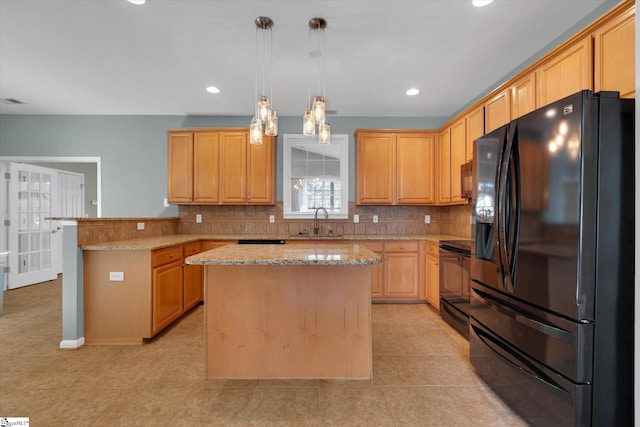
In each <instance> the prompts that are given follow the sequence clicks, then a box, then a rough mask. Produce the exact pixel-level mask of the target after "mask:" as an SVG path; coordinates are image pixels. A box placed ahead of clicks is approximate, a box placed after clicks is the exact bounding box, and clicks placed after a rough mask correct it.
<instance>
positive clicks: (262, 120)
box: [249, 16, 278, 144]
mask: <svg viewBox="0 0 640 427" xmlns="http://www.w3.org/2000/svg"><path fill="white" fill-rule="evenodd" d="M255 24H256V64H255V65H256V69H255V84H254V98H253V99H254V102H255V107H254V109H255V114H254V116H253V118H252V119H251V124H250V125H249V142H250V143H251V144H262V135H263V134H265V135H268V136H276V135H277V134H278V115H277V113H276V111H275V110H273V75H272V60H271V51H272V48H273V38H272V35H271V27H272V26H273V20H272V19H271V18H269V17H266V16H258V17H257V18H256V20H255ZM259 34H260V37H259V36H258V35H259ZM267 38H268V43H267ZM260 41H261V42H262V43H260ZM260 47H261V48H260ZM267 77H268V78H269V87H268V88H267ZM267 89H268V90H267ZM258 90H260V93H258ZM267 92H268V94H267Z"/></svg>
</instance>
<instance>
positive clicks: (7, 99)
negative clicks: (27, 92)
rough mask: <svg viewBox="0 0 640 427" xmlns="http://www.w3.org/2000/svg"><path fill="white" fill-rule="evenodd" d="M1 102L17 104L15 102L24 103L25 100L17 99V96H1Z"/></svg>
mask: <svg viewBox="0 0 640 427" xmlns="http://www.w3.org/2000/svg"><path fill="white" fill-rule="evenodd" d="M0 102H2V103H3V104H9V105H15V104H24V102H22V101H20V100H17V99H15V98H0Z"/></svg>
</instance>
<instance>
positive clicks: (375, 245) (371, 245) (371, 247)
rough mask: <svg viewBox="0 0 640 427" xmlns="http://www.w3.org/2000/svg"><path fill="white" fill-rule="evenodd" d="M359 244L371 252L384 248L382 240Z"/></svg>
mask: <svg viewBox="0 0 640 427" xmlns="http://www.w3.org/2000/svg"><path fill="white" fill-rule="evenodd" d="M360 244H361V245H362V246H364V247H365V248H367V249H369V250H370V251H373V252H382V251H383V250H384V243H382V242H374V243H372V242H364V243H360Z"/></svg>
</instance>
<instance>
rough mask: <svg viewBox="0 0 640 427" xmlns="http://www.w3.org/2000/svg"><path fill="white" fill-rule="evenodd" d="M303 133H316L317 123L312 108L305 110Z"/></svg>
mask: <svg viewBox="0 0 640 427" xmlns="http://www.w3.org/2000/svg"><path fill="white" fill-rule="evenodd" d="M302 134H303V135H315V134H316V124H315V121H314V120H313V112H312V111H311V110H305V111H304V117H303V122H302Z"/></svg>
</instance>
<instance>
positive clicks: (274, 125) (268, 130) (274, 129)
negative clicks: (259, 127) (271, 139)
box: [264, 110, 278, 136]
mask: <svg viewBox="0 0 640 427" xmlns="http://www.w3.org/2000/svg"><path fill="white" fill-rule="evenodd" d="M269 113H270V114H269V117H267V121H266V123H265V124H264V134H265V135H268V136H276V135H278V114H277V113H276V112H275V110H272V111H270V112H269Z"/></svg>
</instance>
